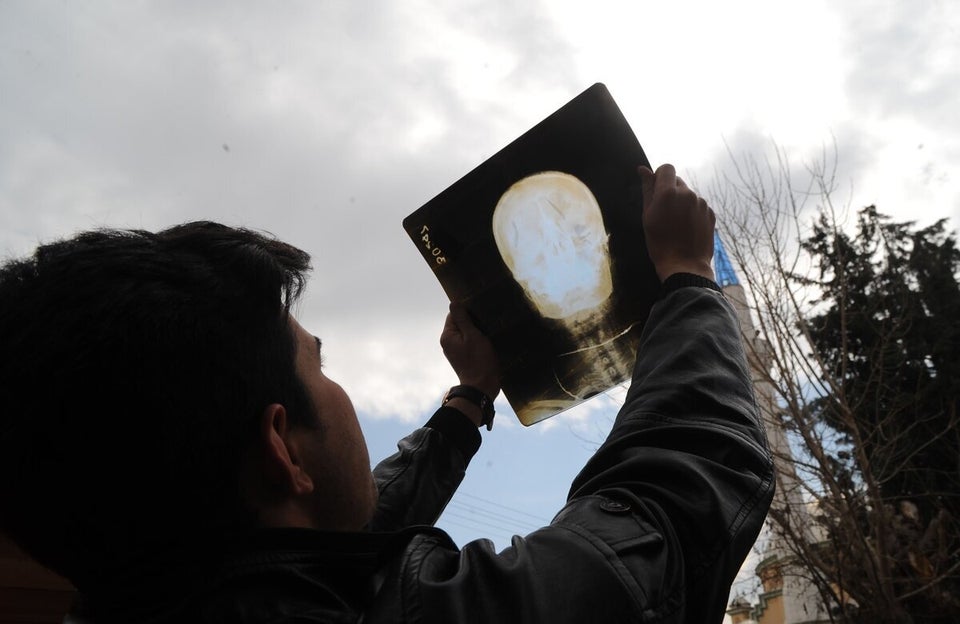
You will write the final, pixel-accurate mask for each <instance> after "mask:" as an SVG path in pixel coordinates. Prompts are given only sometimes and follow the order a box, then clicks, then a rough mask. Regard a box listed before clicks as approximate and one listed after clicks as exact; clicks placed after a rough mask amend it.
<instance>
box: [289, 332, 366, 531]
mask: <svg viewBox="0 0 960 624" xmlns="http://www.w3.org/2000/svg"><path fill="white" fill-rule="evenodd" d="M290 325H291V327H292V329H293V332H294V336H295V339H296V345H297V358H296V369H297V375H298V376H299V378H300V381H301V382H302V383H303V385H304V388H305V389H306V391H307V394H308V395H309V397H310V401H311V403H312V404H313V407H314V414H313V416H314V418H315V419H316V421H317V423H318V424H319V426H318V427H317V428H316V429H315V430H312V431H310V432H309V434H308V435H310V436H312V439H311V440H310V442H309V445H308V450H307V453H306V460H305V469H306V470H307V472H308V473H309V475H310V477H311V479H312V480H313V482H314V491H313V497H314V499H315V502H316V505H315V509H316V514H317V515H318V516H320V517H319V518H317V520H318V524H320V525H322V528H324V529H332V530H346V531H357V530H360V529H362V528H363V527H364V526H365V525H366V524H367V523H368V522H369V521H370V519H371V517H372V516H373V510H374V507H375V506H376V501H377V489H376V486H375V485H374V482H373V475H372V474H371V472H370V455H369V453H368V452H367V444H366V441H365V440H364V437H363V433H362V431H361V429H360V423H359V421H358V420H357V414H356V411H355V410H354V408H353V403H352V402H351V401H350V398H349V397H348V396H347V393H346V392H345V391H344V390H343V388H341V387H340V385H339V384H337V383H336V382H334V381H333V380H331V379H330V378H329V377H327V376H326V374H325V373H324V371H323V368H322V366H321V351H320V350H321V344H320V341H319V340H318V339H317V338H316V337H314V336H313V335H312V334H310V333H309V332H308V331H306V330H305V329H304V328H303V327H301V326H300V324H299V323H298V322H297V321H296V320H294V319H293V318H292V317H291V319H290Z"/></svg>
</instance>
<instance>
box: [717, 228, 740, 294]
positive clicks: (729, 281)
mask: <svg viewBox="0 0 960 624" xmlns="http://www.w3.org/2000/svg"><path fill="white" fill-rule="evenodd" d="M713 270H714V272H715V273H716V274H717V283H718V284H719V285H720V287H721V288H723V287H725V286H737V285H739V284H740V280H739V279H737V273H736V271H734V270H733V264H732V263H731V262H730V258H729V256H727V250H726V249H725V248H724V246H723V241H721V240H720V235H719V234H717V233H716V232H714V233H713Z"/></svg>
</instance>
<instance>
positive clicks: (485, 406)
mask: <svg viewBox="0 0 960 624" xmlns="http://www.w3.org/2000/svg"><path fill="white" fill-rule="evenodd" d="M454 398H461V399H466V400H467V401H470V402H471V403H473V404H474V405H476V406H477V407H479V408H480V424H481V425H486V426H487V431H489V430H491V429H493V415H494V410H493V400H492V399H491V398H490V397H488V396H487V395H486V394H485V393H484V392H483V391H482V390H478V389H477V388H474V387H473V386H466V385H460V386H454V387H452V388H450V389H449V390H447V394H445V395H444V397H443V405H446V404H447V402H448V401H449V400H450V399H454Z"/></svg>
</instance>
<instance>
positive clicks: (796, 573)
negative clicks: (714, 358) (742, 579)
mask: <svg viewBox="0 0 960 624" xmlns="http://www.w3.org/2000/svg"><path fill="white" fill-rule="evenodd" d="M713 266H714V272H715V273H716V275H717V283H718V284H719V285H720V287H721V288H722V289H723V294H724V296H726V298H727V299H728V300H729V301H730V302H731V303H732V304H733V307H734V309H736V311H737V316H738V317H739V320H740V331H741V335H742V337H743V343H744V347H745V348H746V351H747V359H748V360H749V362H750V368H751V371H752V374H753V387H754V393H755V394H756V397H757V407H758V408H759V409H760V416H761V418H762V419H763V423H764V427H765V428H766V431H767V439H768V440H769V441H770V449H771V451H772V452H773V456H774V464H775V466H776V479H777V491H776V494H775V496H774V501H773V507H774V508H779V509H782V510H786V513H788V514H789V517H790V518H791V519H792V526H793V527H794V529H795V530H796V531H799V532H800V533H801V534H802V535H803V536H804V539H806V540H807V541H808V542H814V541H817V538H816V537H815V536H814V535H813V534H812V533H811V532H810V531H811V529H812V527H813V526H814V525H813V523H812V521H811V518H810V516H809V513H808V511H807V506H806V504H805V502H804V500H803V490H802V483H801V481H800V478H799V477H798V476H797V473H796V470H795V469H794V466H793V454H792V453H791V451H790V446H789V445H788V443H787V437H786V433H785V432H784V430H783V427H782V426H781V420H780V417H779V410H778V409H777V401H776V396H777V395H776V392H775V389H774V386H773V384H772V383H771V381H770V371H771V368H772V358H771V353H770V346H769V344H768V343H767V341H766V340H765V339H764V338H763V337H762V336H761V335H760V332H759V331H758V330H757V329H756V327H755V325H754V323H753V316H752V315H751V313H750V307H749V305H747V297H746V293H745V292H744V290H743V286H741V285H740V280H739V279H738V278H737V274H736V271H734V269H733V264H732V263H731V262H730V258H729V257H728V256H727V251H726V249H724V246H723V242H722V241H721V240H720V236H719V235H717V234H714V252H713ZM768 529H770V530H768V534H769V541H768V543H767V545H766V548H765V550H764V553H763V555H762V561H761V563H760V566H758V570H757V573H758V575H760V576H761V578H762V580H763V588H764V592H763V593H762V594H761V595H760V605H758V607H756V608H755V610H759V611H763V610H764V609H766V608H778V609H782V613H783V615H782V618H783V619H782V620H780V618H778V617H775V616H774V617H772V618H762V617H760V615H759V614H757V615H756V616H755V617H756V619H757V620H758V621H782V622H783V623H784V624H794V623H797V622H805V623H806V622H810V623H813V622H821V621H822V622H829V621H830V619H829V615H828V614H827V612H826V611H825V609H824V608H823V606H822V601H821V600H820V595H819V593H818V592H817V589H816V587H815V586H814V585H813V584H812V583H811V582H810V581H809V580H808V579H807V578H806V575H804V574H803V573H802V570H801V569H800V568H799V567H798V566H797V565H796V564H795V563H793V560H794V557H793V556H792V555H791V553H790V551H789V550H788V549H787V548H786V544H784V542H783V541H782V540H781V539H780V538H779V537H778V530H777V529H776V528H775V527H770V525H769V521H768ZM779 595H782V600H780V601H777V600H776V598H777V596H779ZM777 602H779V603H780V604H779V605H777V604H776V603H777ZM768 605H769V606H768ZM740 606H741V607H742V605H740ZM769 615H773V614H769Z"/></svg>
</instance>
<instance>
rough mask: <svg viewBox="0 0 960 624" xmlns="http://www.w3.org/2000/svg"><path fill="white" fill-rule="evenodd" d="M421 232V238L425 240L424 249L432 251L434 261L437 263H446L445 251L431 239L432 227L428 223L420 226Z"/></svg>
mask: <svg viewBox="0 0 960 624" xmlns="http://www.w3.org/2000/svg"><path fill="white" fill-rule="evenodd" d="M420 234H422V236H421V237H420V240H421V241H423V247H424V249H426V250H427V251H428V252H430V255H431V256H433V259H434V261H435V262H436V263H437V264H446V262H447V257H446V256H445V255H443V251H442V250H441V249H440V248H439V247H437V246H436V245H434V244H433V241H432V240H430V228H429V227H427V226H426V225H425V226H423V227H422V228H420Z"/></svg>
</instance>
